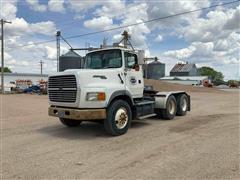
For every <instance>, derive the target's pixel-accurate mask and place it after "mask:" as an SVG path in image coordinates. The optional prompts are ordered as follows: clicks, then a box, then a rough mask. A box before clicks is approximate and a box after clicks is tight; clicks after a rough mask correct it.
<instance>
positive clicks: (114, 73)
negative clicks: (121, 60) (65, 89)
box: [54, 68, 123, 88]
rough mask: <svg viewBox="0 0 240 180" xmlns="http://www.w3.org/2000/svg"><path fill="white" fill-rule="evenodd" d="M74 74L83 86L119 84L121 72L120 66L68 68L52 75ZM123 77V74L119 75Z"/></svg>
mask: <svg viewBox="0 0 240 180" xmlns="http://www.w3.org/2000/svg"><path fill="white" fill-rule="evenodd" d="M67 74H74V75H75V76H76V79H77V81H78V83H79V85H80V87H81V88H82V87H84V88H91V87H92V88H93V87H98V88H99V87H107V86H108V85H107V84H114V83H117V84H121V80H120V78H119V76H118V74H121V68H117V69H70V70H66V71H64V72H58V73H56V74H54V75H67ZM121 76H122V78H123V75H121Z"/></svg>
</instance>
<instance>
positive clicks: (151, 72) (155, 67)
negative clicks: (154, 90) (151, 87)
mask: <svg viewBox="0 0 240 180" xmlns="http://www.w3.org/2000/svg"><path fill="white" fill-rule="evenodd" d="M143 69H144V77H145V78H147V79H160V78H162V77H164V76H165V64H164V63H161V62H159V61H158V60H157V59H155V60H154V61H152V62H150V63H148V64H144V65H143Z"/></svg>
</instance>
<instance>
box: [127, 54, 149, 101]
mask: <svg viewBox="0 0 240 180" xmlns="http://www.w3.org/2000/svg"><path fill="white" fill-rule="evenodd" d="M124 60H125V70H124V75H125V85H126V89H127V90H129V91H130V93H131V95H132V96H133V98H138V97H142V96H143V88H144V82H143V73H142V69H141V67H140V66H139V65H138V59H137V55H136V54H133V53H129V52H124Z"/></svg>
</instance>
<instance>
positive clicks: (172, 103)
mask: <svg viewBox="0 0 240 180" xmlns="http://www.w3.org/2000/svg"><path fill="white" fill-rule="evenodd" d="M175 108H176V107H175V103H174V101H173V100H171V101H170V102H169V113H170V114H174V113H175Z"/></svg>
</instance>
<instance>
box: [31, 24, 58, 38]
mask: <svg viewBox="0 0 240 180" xmlns="http://www.w3.org/2000/svg"><path fill="white" fill-rule="evenodd" d="M30 29H31V31H32V32H34V33H38V34H44V35H47V36H53V35H54V33H55V32H56V26H55V24H54V22H52V21H45V22H38V23H33V24H30Z"/></svg>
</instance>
